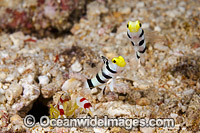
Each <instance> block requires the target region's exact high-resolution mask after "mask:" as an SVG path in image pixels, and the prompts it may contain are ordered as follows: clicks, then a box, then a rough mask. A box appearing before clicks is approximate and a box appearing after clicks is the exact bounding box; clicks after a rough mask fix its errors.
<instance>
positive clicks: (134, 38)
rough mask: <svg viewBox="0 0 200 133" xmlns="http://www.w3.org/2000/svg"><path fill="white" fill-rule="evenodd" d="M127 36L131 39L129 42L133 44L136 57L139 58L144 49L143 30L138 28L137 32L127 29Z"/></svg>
mask: <svg viewBox="0 0 200 133" xmlns="http://www.w3.org/2000/svg"><path fill="white" fill-rule="evenodd" d="M127 36H128V38H129V39H130V40H131V44H132V45H133V46H134V49H135V51H136V57H137V59H139V58H140V54H143V53H144V52H145V51H146V42H145V37H144V30H143V29H142V28H139V30H138V32H130V30H129V29H128V30H127Z"/></svg>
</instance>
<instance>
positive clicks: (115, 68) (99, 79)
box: [85, 56, 126, 91]
mask: <svg viewBox="0 0 200 133" xmlns="http://www.w3.org/2000/svg"><path fill="white" fill-rule="evenodd" d="M102 59H103V62H104V65H103V67H102V68H101V70H100V71H99V72H98V73H97V74H96V76H95V77H93V78H92V79H87V80H86V82H85V87H86V88H90V89H93V88H94V87H97V86H101V85H103V84H104V83H106V82H108V80H110V79H114V78H115V77H116V76H117V75H118V74H119V73H120V72H121V71H122V70H123V67H125V65H126V62H125V60H124V58H123V57H122V56H119V57H115V58H113V59H112V61H109V60H108V59H107V58H106V57H104V56H102ZM110 90H111V91H113V85H112V87H110Z"/></svg>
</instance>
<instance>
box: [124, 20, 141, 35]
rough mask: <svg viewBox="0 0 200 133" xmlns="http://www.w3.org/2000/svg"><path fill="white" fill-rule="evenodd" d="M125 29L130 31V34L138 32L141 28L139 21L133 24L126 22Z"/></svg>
mask: <svg viewBox="0 0 200 133" xmlns="http://www.w3.org/2000/svg"><path fill="white" fill-rule="evenodd" d="M127 28H128V29H129V30H130V32H138V30H139V29H140V28H141V23H140V21H139V20H137V21H135V22H133V21H128V24H127Z"/></svg>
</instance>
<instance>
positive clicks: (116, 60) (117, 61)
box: [112, 56, 126, 67]
mask: <svg viewBox="0 0 200 133" xmlns="http://www.w3.org/2000/svg"><path fill="white" fill-rule="evenodd" d="M112 62H113V63H115V64H117V65H118V66H120V67H125V65H126V62H125V60H124V58H123V57H122V56H119V57H115V58H113V59H112Z"/></svg>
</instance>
